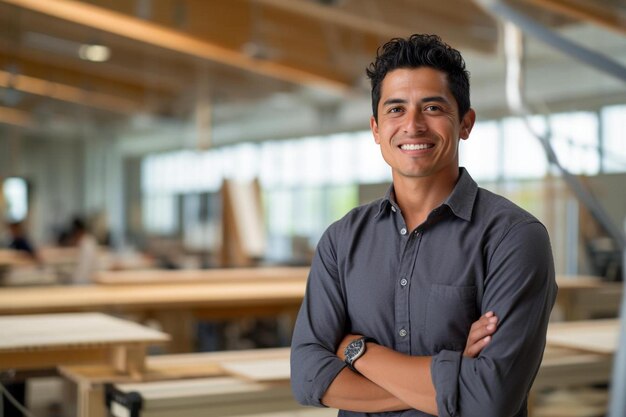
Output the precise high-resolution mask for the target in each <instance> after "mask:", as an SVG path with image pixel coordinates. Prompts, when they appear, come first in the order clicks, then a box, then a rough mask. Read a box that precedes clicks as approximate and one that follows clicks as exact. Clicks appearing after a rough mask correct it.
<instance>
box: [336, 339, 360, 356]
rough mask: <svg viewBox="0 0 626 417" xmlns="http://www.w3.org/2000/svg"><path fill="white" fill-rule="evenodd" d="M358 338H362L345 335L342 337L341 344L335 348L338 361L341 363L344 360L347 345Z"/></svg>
mask: <svg viewBox="0 0 626 417" xmlns="http://www.w3.org/2000/svg"><path fill="white" fill-rule="evenodd" d="M359 337H363V336H361V335H359V334H347V335H345V336H344V337H343V340H342V341H341V343H339V346H337V356H339V359H341V360H342V361H343V360H345V359H346V357H345V356H344V354H343V353H344V351H345V350H346V346H348V343H350V342H352V341H353V340H354V339H358V338H359Z"/></svg>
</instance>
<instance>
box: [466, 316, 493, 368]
mask: <svg viewBox="0 0 626 417" xmlns="http://www.w3.org/2000/svg"><path fill="white" fill-rule="evenodd" d="M497 323H498V317H496V315H495V314H494V312H493V311H488V312H487V313H485V314H484V315H483V316H481V317H480V318H479V319H478V320H476V321H475V322H474V323H472V327H471V328H470V332H469V335H468V336H467V344H466V345H465V350H464V351H463V356H467V357H469V358H475V357H476V356H478V354H479V353H480V352H481V351H482V350H483V349H484V347H485V346H487V344H488V343H489V342H490V341H491V335H493V334H494V333H495V331H496V327H497Z"/></svg>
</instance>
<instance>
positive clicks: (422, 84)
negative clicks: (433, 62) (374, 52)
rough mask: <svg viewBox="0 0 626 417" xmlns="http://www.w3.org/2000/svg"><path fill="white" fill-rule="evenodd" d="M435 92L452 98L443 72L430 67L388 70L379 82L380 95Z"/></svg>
mask: <svg viewBox="0 0 626 417" xmlns="http://www.w3.org/2000/svg"><path fill="white" fill-rule="evenodd" d="M432 93H437V94H438V95H443V96H446V97H451V98H452V92H451V91H450V88H449V86H448V77H447V75H446V73H445V72H443V71H439V70H437V69H434V68H430V67H419V68H398V69H395V70H393V71H389V72H388V73H387V75H385V78H384V79H383V82H382V84H381V91H380V96H381V98H382V97H391V96H395V95H398V94H399V95H406V94H411V95H415V94H417V95H423V94H428V95H430V94H432Z"/></svg>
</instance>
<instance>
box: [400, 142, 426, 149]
mask: <svg viewBox="0 0 626 417" xmlns="http://www.w3.org/2000/svg"><path fill="white" fill-rule="evenodd" d="M431 147H432V145H429V144H425V143H422V144H418V145H414V144H409V143H405V144H404V145H402V146H400V149H402V150H405V151H417V150H421V149H428V148H431Z"/></svg>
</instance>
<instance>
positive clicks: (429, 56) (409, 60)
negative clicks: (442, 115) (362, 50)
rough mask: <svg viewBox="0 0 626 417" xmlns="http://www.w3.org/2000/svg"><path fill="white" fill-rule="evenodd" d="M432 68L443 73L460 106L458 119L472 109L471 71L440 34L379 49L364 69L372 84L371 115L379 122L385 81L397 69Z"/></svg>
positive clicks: (397, 40) (392, 42)
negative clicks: (380, 102) (382, 86)
mask: <svg viewBox="0 0 626 417" xmlns="http://www.w3.org/2000/svg"><path fill="white" fill-rule="evenodd" d="M419 67H430V68H434V69H436V70H439V71H442V72H444V73H445V74H446V76H447V79H448V88H450V92H451V93H452V95H453V96H454V99H455V100H456V102H457V104H458V106H459V118H463V116H464V115H465V113H467V111H468V110H469V109H470V93H469V90H470V86H469V72H468V71H467V70H466V69H465V61H464V60H463V57H462V56H461V53H460V52H459V51H457V50H456V49H454V48H452V47H451V46H450V45H448V44H446V43H445V42H443V41H442V40H441V38H440V37H439V36H437V35H419V34H415V35H411V36H410V37H409V38H408V39H403V38H394V39H392V40H390V41H389V42H387V43H386V44H384V45H383V46H382V47H380V48H378V51H377V52H376V60H375V61H374V62H372V63H371V64H370V65H369V67H368V68H367V69H366V70H365V71H366V73H367V76H368V77H369V79H370V80H371V82H372V112H373V114H374V118H375V119H376V121H378V102H379V101H380V89H381V85H382V83H383V79H384V78H385V76H386V75H387V73H388V72H390V71H393V70H395V69H398V68H419Z"/></svg>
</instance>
